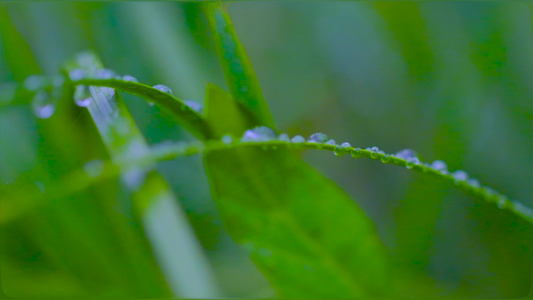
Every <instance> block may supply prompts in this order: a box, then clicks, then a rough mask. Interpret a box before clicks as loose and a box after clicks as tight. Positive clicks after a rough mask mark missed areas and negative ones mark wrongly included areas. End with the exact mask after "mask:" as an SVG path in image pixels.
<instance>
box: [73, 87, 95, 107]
mask: <svg viewBox="0 0 533 300" xmlns="http://www.w3.org/2000/svg"><path fill="white" fill-rule="evenodd" d="M74 102H76V104H77V105H78V106H80V107H87V106H89V104H91V93H90V92H89V88H88V87H87V86H85V85H78V86H76V90H75V91H74Z"/></svg>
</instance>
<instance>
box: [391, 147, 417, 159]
mask: <svg viewBox="0 0 533 300" xmlns="http://www.w3.org/2000/svg"><path fill="white" fill-rule="evenodd" d="M394 156H396V157H398V158H400V159H405V160H409V159H413V158H417V157H416V152H415V151H413V150H411V149H403V150H401V151H399V152H397V153H396V154H395V155H394Z"/></svg>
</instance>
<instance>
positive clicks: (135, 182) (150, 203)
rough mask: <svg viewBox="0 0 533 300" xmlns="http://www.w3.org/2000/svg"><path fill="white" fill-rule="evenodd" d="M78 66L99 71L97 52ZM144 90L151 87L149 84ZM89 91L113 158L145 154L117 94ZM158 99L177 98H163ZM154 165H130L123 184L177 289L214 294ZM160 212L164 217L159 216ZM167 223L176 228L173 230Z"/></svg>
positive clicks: (196, 246) (72, 65)
mask: <svg viewBox="0 0 533 300" xmlns="http://www.w3.org/2000/svg"><path fill="white" fill-rule="evenodd" d="M76 68H81V69H83V70H85V71H86V72H88V73H89V74H91V75H95V72H96V71H97V70H98V69H102V68H103V66H102V64H101V63H100V62H99V60H98V59H97V57H96V56H95V55H94V54H92V53H89V52H87V53H83V54H81V55H79V56H78V57H77V58H76V59H75V60H74V61H72V62H71V63H69V64H68V65H67V71H72V70H74V69H76ZM146 89H148V90H149V91H151V90H150V89H151V88H149V87H146ZM90 91H91V95H92V101H91V104H89V106H88V110H89V113H90V114H91V116H92V118H93V120H94V122H95V124H96V126H97V127H98V130H99V132H100V134H101V136H102V139H103V141H104V144H105V145H106V147H107V148H108V150H109V152H110V153H111V157H112V159H113V160H115V161H121V160H130V159H135V158H137V157H139V156H143V155H146V153H147V152H148V146H147V144H146V142H145V141H144V138H143V137H142V136H141V134H140V132H139V130H138V129H137V127H136V126H135V123H134V121H133V119H132V117H131V115H130V114H129V112H128V110H127V108H126V106H125V104H124V103H123V101H122V99H121V97H120V95H119V94H118V92H114V91H113V90H109V89H107V90H105V89H102V88H98V87H93V86H91V87H90ZM151 92H153V91H151ZM113 94H115V95H113ZM155 94H156V95H157V93H155ZM156 98H157V96H156ZM157 99H163V100H162V101H164V100H169V101H172V100H173V99H169V98H165V97H159V98H157ZM167 103H168V101H167ZM176 103H178V102H176ZM154 163H155V162H153V161H152V162H151V164H149V165H147V166H145V167H137V168H133V169H129V170H127V171H125V172H123V173H122V174H121V179H122V182H123V184H124V186H125V187H126V190H127V191H128V192H129V194H130V195H131V197H132V202H133V206H134V214H136V215H137V217H138V218H140V219H142V223H143V224H144V226H145V230H146V233H147V235H148V238H149V239H150V240H151V241H152V243H153V245H154V247H155V249H154V250H155V251H156V253H157V256H158V257H157V258H158V259H159V260H160V262H161V268H162V269H163V270H164V271H165V274H166V276H167V279H168V280H169V281H170V283H171V287H172V288H173V289H174V291H175V293H176V294H179V295H181V296H184V297H213V296H215V295H216V294H217V288H216V287H215V283H214V281H213V279H212V278H213V277H212V274H211V271H210V269H209V266H208V262H207V259H206V258H205V257H204V255H203V251H202V250H201V247H200V245H199V243H198V241H197V240H196V237H195V236H194V232H193V231H192V228H191V227H190V225H189V223H188V221H187V218H186V216H185V214H184V213H183V211H182V210H181V208H180V207H179V203H178V201H177V200H176V197H175V196H174V195H173V193H172V192H171V191H170V188H169V187H168V185H167V183H166V182H165V181H164V180H163V178H162V177H161V176H160V175H159V174H158V173H157V172H156V171H155V164H154ZM161 215H162V216H163V217H158V216H161ZM168 227H170V228H174V230H175V231H174V232H171V233H170V232H169V231H168V230H167V228H168Z"/></svg>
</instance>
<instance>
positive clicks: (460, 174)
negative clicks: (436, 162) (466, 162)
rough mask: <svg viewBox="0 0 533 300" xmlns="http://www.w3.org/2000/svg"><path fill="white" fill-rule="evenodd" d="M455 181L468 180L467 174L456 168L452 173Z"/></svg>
mask: <svg viewBox="0 0 533 300" xmlns="http://www.w3.org/2000/svg"><path fill="white" fill-rule="evenodd" d="M452 176H453V178H454V179H455V181H466V180H468V174H467V173H466V172H465V171H463V170H457V171H455V172H453V174H452Z"/></svg>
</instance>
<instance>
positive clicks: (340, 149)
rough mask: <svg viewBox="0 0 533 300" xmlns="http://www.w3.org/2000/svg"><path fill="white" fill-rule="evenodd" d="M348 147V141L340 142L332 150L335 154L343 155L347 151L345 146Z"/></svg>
mask: <svg viewBox="0 0 533 300" xmlns="http://www.w3.org/2000/svg"><path fill="white" fill-rule="evenodd" d="M350 147H352V145H350V143H347V142H344V143H342V144H340V145H339V146H337V147H335V149H334V150H333V151H334V152H335V155H336V156H343V155H345V154H346V153H347V152H348V149H347V148H350Z"/></svg>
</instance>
